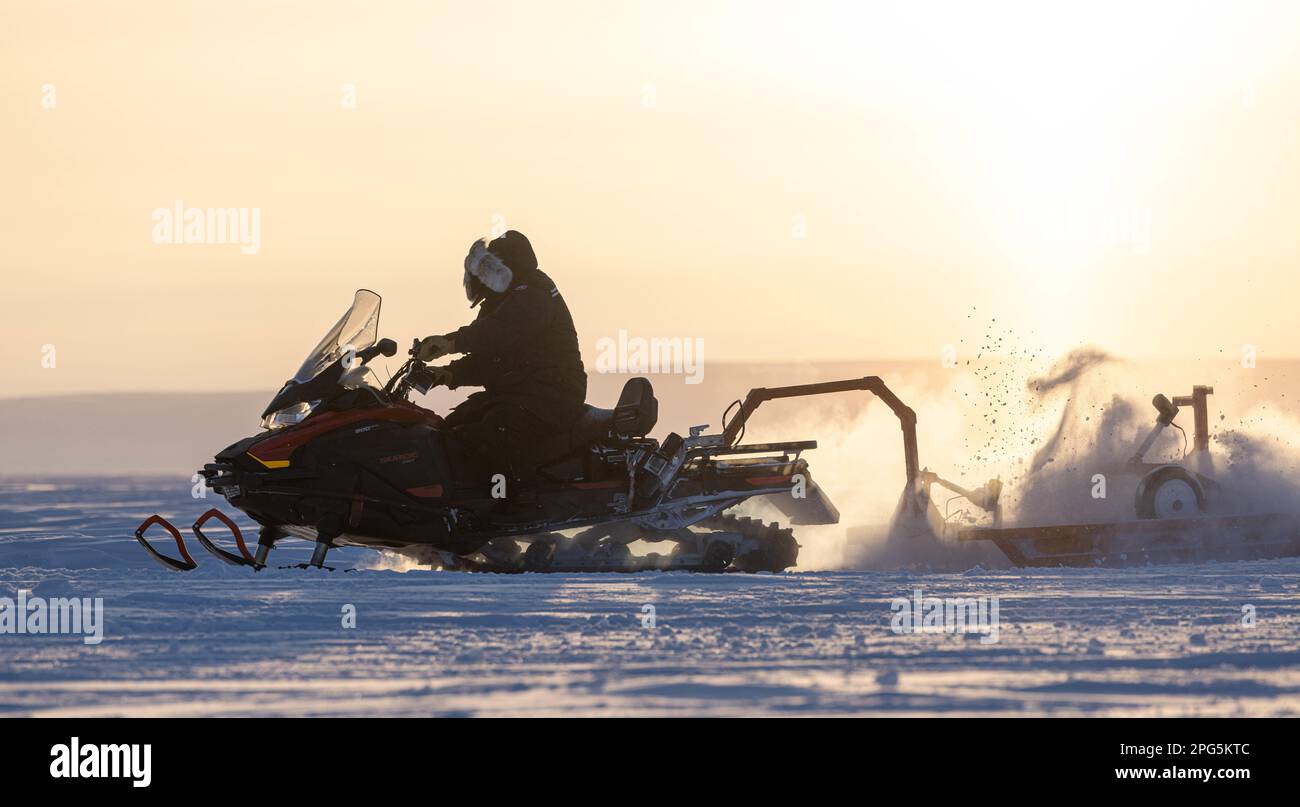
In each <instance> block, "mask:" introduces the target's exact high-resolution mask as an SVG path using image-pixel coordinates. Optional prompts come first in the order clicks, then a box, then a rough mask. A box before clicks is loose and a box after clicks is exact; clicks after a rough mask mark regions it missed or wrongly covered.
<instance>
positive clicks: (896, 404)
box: [722, 375, 920, 486]
mask: <svg viewBox="0 0 1300 807" xmlns="http://www.w3.org/2000/svg"><path fill="white" fill-rule="evenodd" d="M857 391H861V392H870V393H872V394H873V395H875V396H876V397H877V398H879V399H880V400H882V401H884V402H885V405H886V406H888V407H889V408H890V410H891V411H893V413H894V415H895V416H896V417H897V418H898V421H899V424H900V425H901V427H902V429H903V460H904V462H905V463H906V467H907V482H908V485H909V486H911V485H913V484H914V483H915V482H916V480H917V477H918V475H919V474H920V462H919V460H918V457H917V448H916V412H914V411H913V410H912V408H911V407H909V406H908V405H907V404H905V403H903V402H902V400H901V399H899V397H898V396H897V395H895V394H894V393H893V391H892V390H890V389H889V387H888V386H886V385H885V382H884V380H882V379H881V378H880V376H874V375H872V376H866V377H865V378H850V379H846V380H843V381H823V382H821V383H818V384H796V385H794V386H789V387H755V388H754V389H751V390H750V391H749V394H748V395H747V396H745V400H744V401H743V402H742V403H741V404H740V411H739V412H737V413H736V416H735V417H733V418H732V419H731V420H730V421H728V422H727V423H726V424H725V425H724V426H723V432H722V441H723V444H724V445H727V446H731V445H735V443H736V440H737V438H738V437H739V436H740V432H741V431H742V430H743V429H744V427H745V423H746V421H748V420H749V417H750V415H752V414H754V410H755V409H758V407H759V406H761V405H762V404H763V402H764V401H772V400H776V399H778V398H802V397H805V396H809V395H827V394H830V393H833V392H857ZM733 405H734V404H733Z"/></svg>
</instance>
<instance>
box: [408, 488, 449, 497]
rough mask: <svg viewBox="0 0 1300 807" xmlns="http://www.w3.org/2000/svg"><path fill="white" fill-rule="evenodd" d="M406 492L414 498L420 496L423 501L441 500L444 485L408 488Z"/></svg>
mask: <svg viewBox="0 0 1300 807" xmlns="http://www.w3.org/2000/svg"><path fill="white" fill-rule="evenodd" d="M406 492H407V493H409V494H411V495H412V496H419V497H420V498H421V499H440V498H442V485H421V486H420V487H418V488H407V489H406Z"/></svg>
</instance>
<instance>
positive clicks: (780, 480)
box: [745, 474, 791, 488]
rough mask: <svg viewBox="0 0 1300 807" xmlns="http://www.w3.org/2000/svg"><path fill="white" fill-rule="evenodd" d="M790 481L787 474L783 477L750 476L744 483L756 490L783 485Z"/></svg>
mask: <svg viewBox="0 0 1300 807" xmlns="http://www.w3.org/2000/svg"><path fill="white" fill-rule="evenodd" d="M790 479H791V477H790V475H789V474H786V475H785V476H750V477H746V478H745V481H746V482H748V483H749V484H751V485H753V486H754V487H756V488H769V487H771V486H773V485H783V484H785V483H787V482H789V481H790Z"/></svg>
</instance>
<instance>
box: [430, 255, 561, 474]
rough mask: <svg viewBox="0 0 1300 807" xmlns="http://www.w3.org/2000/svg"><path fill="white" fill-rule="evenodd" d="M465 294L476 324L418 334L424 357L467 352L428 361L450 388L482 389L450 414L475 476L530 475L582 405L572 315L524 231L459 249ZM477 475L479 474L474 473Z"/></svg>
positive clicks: (448, 420) (452, 427) (453, 431)
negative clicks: (443, 361) (442, 361)
mask: <svg viewBox="0 0 1300 807" xmlns="http://www.w3.org/2000/svg"><path fill="white" fill-rule="evenodd" d="M464 285H465V296H466V297H467V298H468V299H469V301H470V308H474V307H476V306H480V305H481V307H480V308H479V313H478V316H477V317H476V318H475V319H474V321H473V322H472V323H470V324H469V325H466V326H465V327H463V328H460V329H458V330H455V331H453V332H451V333H448V334H443V335H436V336H429V337H426V338H424V339H422V340H421V341H420V345H419V349H418V357H419V358H420V359H421V360H422V361H429V360H432V359H436V358H438V357H440V356H444V355H447V354H452V353H463V354H464V356H462V357H461V358H459V359H456V360H455V361H453V362H451V363H450V364H448V365H446V366H445V367H435V368H431V369H432V370H433V372H434V374H435V378H436V379H437V382H438V383H441V384H445V385H446V386H447V387H448V388H449V389H456V388H457V387H466V386H469V387H483V390H482V391H480V392H475V393H474V394H472V395H470V397H469V398H468V399H467V400H466V401H465V402H464V403H462V404H461V405H460V406H458V407H456V408H455V409H454V410H453V411H452V413H451V414H450V415H448V416H447V418H446V425H447V427H448V428H449V429H450V432H451V435H452V436H453V437H454V439H455V441H456V442H457V443H458V444H459V446H460V448H461V451H462V452H463V453H464V454H465V455H466V459H467V460H468V461H469V462H470V464H471V466H472V468H473V471H472V472H471V475H472V476H479V477H480V478H482V476H487V477H490V476H492V475H495V474H497V473H503V474H505V475H506V476H507V477H508V478H510V479H515V480H521V481H524V482H529V481H532V480H534V479H535V477H536V473H537V468H538V466H539V465H540V464H541V463H542V462H544V461H546V460H547V459H550V458H551V456H550V455H552V454H554V453H556V452H555V450H554V449H555V447H556V446H557V444H559V443H565V444H566V445H567V436H568V433H569V429H570V428H572V426H573V423H574V421H575V420H576V419H577V417H578V415H579V413H580V412H581V411H582V406H583V402H584V401H585V399H586V395H587V373H586V371H585V370H584V368H583V365H582V356H581V353H580V351H579V349H578V334H577V331H576V330H575V329H574V327H573V317H572V316H571V315H570V314H569V308H568V306H567V305H565V303H564V298H563V297H561V296H560V292H559V289H557V288H556V286H555V283H554V282H553V281H552V280H551V279H550V278H549V277H548V276H547V275H546V274H545V273H544V272H542V271H541V270H540V269H538V268H537V256H536V255H535V254H534V252H533V247H532V244H530V243H529V241H528V239H527V238H526V237H525V236H524V235H523V233H520V232H517V231H515V230H509V231H507V232H506V233H504V234H503V235H501V236H500V237H498V238H495V239H492V240H491V241H489V240H488V239H486V238H484V239H481V240H479V241H475V242H474V244H473V245H472V246H471V247H470V250H469V254H468V255H466V256H465V276H464ZM480 475H482V476H480Z"/></svg>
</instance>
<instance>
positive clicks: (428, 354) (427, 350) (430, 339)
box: [415, 336, 456, 361]
mask: <svg viewBox="0 0 1300 807" xmlns="http://www.w3.org/2000/svg"><path fill="white" fill-rule="evenodd" d="M455 352H456V343H455V342H453V341H452V339H451V337H449V336H426V337H424V338H423V339H421V340H420V346H419V347H418V348H416V351H415V357H416V358H417V359H419V360H420V361H432V360H433V359H436V358H438V357H439V356H446V355H447V354H448V353H455Z"/></svg>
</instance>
